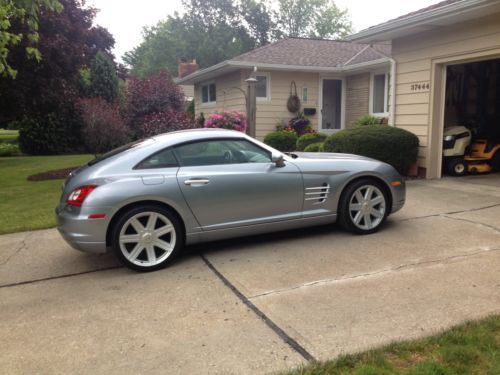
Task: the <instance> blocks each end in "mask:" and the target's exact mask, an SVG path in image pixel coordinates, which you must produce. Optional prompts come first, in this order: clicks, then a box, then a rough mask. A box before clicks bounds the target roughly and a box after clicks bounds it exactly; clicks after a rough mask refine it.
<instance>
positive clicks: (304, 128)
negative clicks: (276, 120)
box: [288, 113, 313, 137]
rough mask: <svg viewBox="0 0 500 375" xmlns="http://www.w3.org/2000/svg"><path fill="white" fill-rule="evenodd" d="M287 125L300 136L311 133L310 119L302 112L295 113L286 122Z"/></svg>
mask: <svg viewBox="0 0 500 375" xmlns="http://www.w3.org/2000/svg"><path fill="white" fill-rule="evenodd" d="M288 127H289V128H290V129H292V130H293V131H294V132H295V133H297V135H298V136H299V137H300V136H302V135H304V134H306V133H311V132H312V131H313V130H312V128H311V120H309V119H308V118H307V117H306V116H304V114H303V113H299V114H297V116H296V117H294V118H292V119H291V120H290V121H289V122H288Z"/></svg>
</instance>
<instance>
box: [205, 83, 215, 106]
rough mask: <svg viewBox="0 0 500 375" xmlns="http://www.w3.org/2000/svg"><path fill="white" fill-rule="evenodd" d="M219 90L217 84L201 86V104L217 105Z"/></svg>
mask: <svg viewBox="0 0 500 375" xmlns="http://www.w3.org/2000/svg"><path fill="white" fill-rule="evenodd" d="M216 92H217V89H216V86H215V83H214V82H212V83H207V84H205V85H202V86H201V102H202V103H215V102H216V101H217V94H216Z"/></svg>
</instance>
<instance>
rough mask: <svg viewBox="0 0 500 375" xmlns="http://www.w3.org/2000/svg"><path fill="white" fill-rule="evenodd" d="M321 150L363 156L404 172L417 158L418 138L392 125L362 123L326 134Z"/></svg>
mask: <svg viewBox="0 0 500 375" xmlns="http://www.w3.org/2000/svg"><path fill="white" fill-rule="evenodd" d="M324 151H326V152H342V153H348V154H356V155H362V156H367V157H370V158H373V159H377V160H380V161H383V162H386V163H388V164H390V165H392V166H393V167H394V168H396V169H397V170H398V171H399V172H400V173H401V174H405V173H406V171H407V170H408V168H409V167H410V165H412V164H413V163H415V161H416V160H417V155H418V137H417V136H416V135H415V134H413V133H410V132H409V131H407V130H404V129H399V128H394V127H392V126H382V125H373V126H363V127H359V128H350V129H344V130H341V131H339V132H338V133H336V134H333V135H331V136H329V137H328V138H327V139H326V141H325V145H324Z"/></svg>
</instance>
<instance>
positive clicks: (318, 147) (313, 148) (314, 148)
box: [304, 142, 324, 152]
mask: <svg viewBox="0 0 500 375" xmlns="http://www.w3.org/2000/svg"><path fill="white" fill-rule="evenodd" d="M323 147H324V143H323V142H316V143H311V144H310V145H308V146H307V147H306V148H305V149H304V152H323Z"/></svg>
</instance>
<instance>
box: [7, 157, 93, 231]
mask: <svg viewBox="0 0 500 375" xmlns="http://www.w3.org/2000/svg"><path fill="white" fill-rule="evenodd" d="M91 159H93V156H92V155H64V156H16V157H3V158H0V212H1V213H2V214H1V215H0V234H5V233H13V232H21V231H26V230H33V229H43V228H51V227H54V226H55V225H56V221H55V214H54V208H55V207H56V205H57V203H58V201H59V197H60V194H61V185H62V182H63V180H49V181H37V182H32V181H28V180H27V178H28V176H31V175H33V174H36V173H41V172H46V171H49V170H54V169H62V168H69V167H75V166H78V165H81V164H84V163H86V162H87V161H89V160H91Z"/></svg>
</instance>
